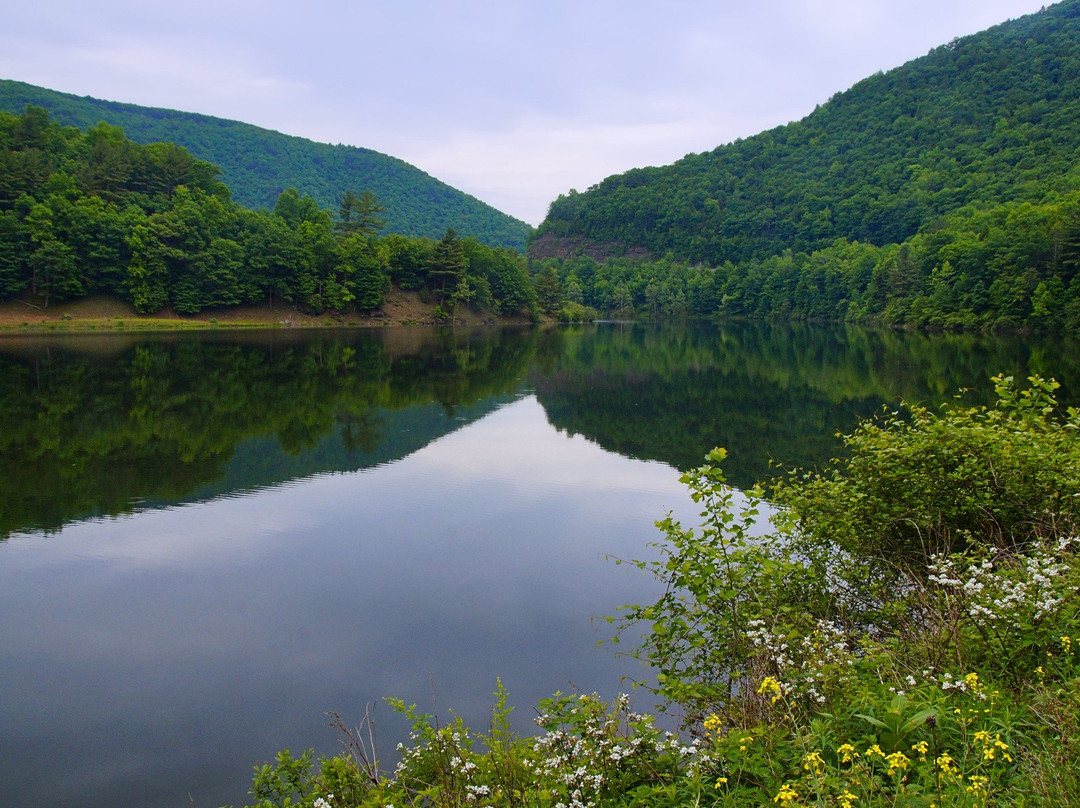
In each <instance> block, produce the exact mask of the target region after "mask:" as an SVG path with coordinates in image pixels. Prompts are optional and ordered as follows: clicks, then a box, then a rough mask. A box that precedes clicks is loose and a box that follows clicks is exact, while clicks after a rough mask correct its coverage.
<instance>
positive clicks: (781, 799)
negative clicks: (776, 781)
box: [773, 783, 799, 808]
mask: <svg viewBox="0 0 1080 808" xmlns="http://www.w3.org/2000/svg"><path fill="white" fill-rule="evenodd" d="M797 799H799V793H798V792H797V791H796V790H795V789H794V788H792V787H791V786H789V785H788V784H787V783H784V785H782V786H780V793H778V794H777V795H776V796H775V797H773V802H778V803H780V808H792V806H794V805H795V800H797Z"/></svg>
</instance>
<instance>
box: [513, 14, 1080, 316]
mask: <svg viewBox="0 0 1080 808" xmlns="http://www.w3.org/2000/svg"><path fill="white" fill-rule="evenodd" d="M1078 150H1080V2H1078V1H1077V0H1065V2H1062V3H1059V4H1057V5H1054V6H1051V7H1049V8H1047V9H1044V10H1043V11H1041V12H1039V13H1037V14H1033V15H1030V16H1028V17H1024V18H1022V19H1019V20H1016V21H1012V22H1008V23H1005V24H1003V25H999V26H997V27H995V28H992V29H990V30H988V31H985V32H983V33H980V34H976V35H972V36H968V37H963V38H960V39H956V40H954V41H952V42H950V43H948V44H946V45H943V46H941V47H938V48H935V49H934V50H933V51H931V52H930V53H929V54H928V55H927V56H925V57H922V58H920V59H916V60H914V61H912V62H910V63H908V64H906V65H904V66H902V67H899V68H897V69H895V70H891V71H889V72H887V73H880V74H878V75H875V76H871V77H870V78H867V79H865V80H864V81H861V82H859V83H858V84H856V85H855V86H854V87H852V88H851V89H850V90H848V91H846V92H843V93H839V94H837V95H836V96H834V97H833V98H832V99H831V100H829V101H828V103H825V104H823V105H821V106H820V107H819V108H818V109H816V110H815V111H814V112H813V113H811V114H810V115H809V116H807V117H806V118H805V119H803V120H801V121H798V122H795V123H792V124H789V125H786V126H781V127H778V128H776V129H773V130H770V131H768V132H763V133H761V134H759V135H756V136H754V137H750V138H747V139H745V140H738V141H736V142H734V143H731V144H728V145H725V146H721V147H719V148H717V149H715V150H713V151H712V152H708V153H704V154H691V155H687V156H686V157H685V158H684V159H682V160H680V161H678V162H676V163H674V164H673V165H670V166H666V167H662V168H644V169H635V170H632V171H629V172H626V173H625V174H621V175H618V176H614V177H609V178H607V179H606V180H604V181H603V182H601V183H599V184H598V185H596V186H594V187H592V188H590V189H588V190H587V191H585V192H583V193H578V192H576V191H571V192H570V193H569V194H566V195H563V196H560V197H559V198H558V199H557V200H555V201H554V202H553V203H552V205H551V208H550V211H549V213H548V217H547V219H546V220H545V221H544V222H543V223H542V224H541V226H540V228H539V229H538V230H537V232H536V234H535V236H534V237H533V239H532V240H531V243H530V248H529V255H530V257H531V258H532V259H533V260H534V271H535V272H541V271H544V270H546V271H547V273H548V278H547V281H546V283H547V287H548V290H549V291H548V292H547V293H546V295H542V297H541V303H542V304H545V305H546V307H547V308H548V309H550V310H559V309H560V308H561V307H564V306H567V305H569V306H571V308H572V307H573V305H574V304H579V305H582V306H586V307H589V306H591V307H594V308H596V309H598V310H623V311H636V312H645V313H648V314H650V315H653V316H656V315H675V314H687V313H689V314H712V313H720V314H724V315H732V316H753V317H761V316H774V317H783V318H794V319H829V320H837V319H847V320H851V321H872V322H880V323H887V324H895V325H911V326H929V327H940V328H993V327H1004V328H1024V329H1059V328H1068V329H1070V330H1074V331H1075V330H1077V329H1080V280H1078V279H1077V266H1078V264H1080V207H1078V203H1080V195H1078V189H1080V170H1078V168H1077V163H1076V155H1077V153H1078Z"/></svg>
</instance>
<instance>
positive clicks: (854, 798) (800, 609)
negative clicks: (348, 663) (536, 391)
mask: <svg viewBox="0 0 1080 808" xmlns="http://www.w3.org/2000/svg"><path fill="white" fill-rule="evenodd" d="M1030 382H1031V384H1030V386H1029V387H1027V388H1026V389H1022V388H1021V387H1020V386H1019V385H1017V384H1016V383H1014V381H1013V380H1012V379H1011V378H1004V377H998V378H997V379H995V387H996V392H997V394H998V401H997V404H996V405H995V406H993V407H975V408H972V407H963V406H960V405H956V406H954V407H952V408H948V409H946V410H944V411H943V412H942V413H940V414H934V413H930V412H927V411H925V410H920V409H918V408H914V409H912V411H911V412H910V413H909V415H910V418H907V419H899V418H896V417H895V416H892V415H888V414H887V415H886V416H885V417H883V418H882V419H879V420H875V421H870V422H866V423H864V424H863V425H862V426H861V427H860V428H859V430H858V431H856V432H855V433H854V434H852V435H850V436H848V437H847V439H846V440H847V442H848V449H849V452H848V456H849V459H847V460H844V461H839V462H838V466H837V471H836V473H835V474H826V475H817V474H810V475H791V476H790V477H789V478H787V479H786V480H784V481H783V482H782V483H781V484H780V485H779V486H778V487H776V488H774V489H773V491H772V494H771V496H772V497H773V498H774V499H775V501H776V502H777V503H778V507H777V508H776V509H775V510H774V511H773V514H772V515H771V516H770V518H769V520H768V525H767V526H763V525H761V524H758V522H759V517H760V511H761V510H762V509H763V507H764V503H763V501H762V499H761V497H762V496H763V493H764V492H763V491H762V490H761V489H755V490H751V491H749V492H746V494H741V493H739V492H737V491H735V490H733V489H732V488H730V487H729V486H728V485H727V484H726V482H725V480H724V475H723V473H722V472H721V470H720V463H721V462H722V460H723V459H724V452H723V451H722V450H719V449H718V450H715V451H714V452H712V453H710V455H709V457H708V458H707V461H706V463H705V465H703V466H701V467H700V468H697V469H694V470H692V471H690V472H688V473H687V474H685V475H684V476H683V482H684V483H685V484H686V485H687V486H688V487H689V489H690V491H691V494H692V496H693V499H694V500H695V501H696V502H697V503H699V504H700V505H701V508H702V511H701V516H702V520H703V521H702V524H701V526H700V527H699V528H698V529H686V528H684V527H683V526H682V525H681V524H679V523H677V522H675V521H673V520H672V519H671V518H670V517H669V518H668V519H665V520H663V521H661V522H659V523H658V526H659V528H660V529H661V531H662V532H663V535H664V541H663V543H662V544H661V545H660V549H661V551H662V554H661V557H660V558H659V559H658V560H656V561H649V562H640V564H639V566H641V567H642V568H645V569H649V570H651V571H652V572H653V573H655V574H656V575H658V576H660V577H661V578H662V579H663V580H665V581H666V582H667V584H668V586H667V589H666V591H665V593H664V594H663V595H662V596H661V597H660V599H659V600H658V601H656V602H655V603H652V604H646V605H640V606H633V607H628V611H627V612H625V613H624V616H623V617H622V618H620V621H621V622H622V624H623V626H624V627H625V628H629V629H634V630H636V629H638V628H640V627H644V628H645V629H646V633H645V634H644V638H643V640H642V641H641V645H640V646H639V648H638V652H639V653H641V654H643V655H644V656H645V657H647V658H648V659H649V660H650V661H651V662H652V663H653V665H654V666H655V668H656V670H657V681H658V690H659V692H660V694H662V695H663V696H664V697H665V698H666V699H667V704H668V706H669V708H671V709H672V710H674V711H676V712H679V713H680V714H681V716H682V721H683V729H684V731H685V735H684V737H682V738H680V737H678V736H676V735H673V734H671V733H663V732H661V731H659V730H658V729H657V728H656V725H655V722H654V720H653V719H652V717H650V716H648V715H643V714H639V713H635V712H633V711H632V710H631V709H630V704H629V699H627V698H626V697H620V698H619V699H618V700H616V701H615V702H613V703H611V704H605V703H604V702H602V701H601V700H599V699H598V698H597V697H595V696H589V695H587V694H580V695H576V696H569V697H567V696H563V695H561V694H556V695H555V696H554V697H553V698H552V699H550V700H548V701H546V702H545V703H543V704H541V705H540V714H539V716H538V718H537V720H536V723H537V724H538V725H539V727H540V730H541V733H540V734H539V735H538V736H536V737H535V738H531V739H526V738H521V737H518V736H515V735H513V734H512V733H510V732H509V730H508V728H507V721H506V711H507V708H506V704H505V694H504V693H503V692H502V689H501V686H500V687H499V690H498V691H497V694H496V706H495V709H494V711H493V720H492V725H491V730H490V731H489V732H488V733H486V734H481V735H479V736H474V735H473V734H471V733H470V731H469V730H468V729H467V728H466V727H464V726H463V725H462V724H461V722H460V721H456V722H453V723H451V724H448V725H445V726H443V725H440V724H439V722H438V721H437V719H435V718H433V717H432V716H429V715H422V714H419V713H418V712H417V711H416V709H415V707H410V706H408V705H404V704H401V703H396V702H395V706H396V707H397V708H398V709H399V710H401V711H402V712H403V713H404V714H405V715H406V716H407V717H408V718H409V719H411V721H412V722H413V734H412V736H411V743H410V744H409V745H407V746H405V747H403V748H402V749H401V750H400V751H401V759H400V762H399V764H398V766H397V768H396V769H395V770H394V772H393V773H392V774H391V773H386V772H384V771H382V770H381V769H380V768H379V765H378V759H377V757H376V756H375V754H374V751H373V749H372V747H371V745H370V740H371V738H372V737H373V736H370V735H365V734H363V733H361V732H358V731H352V732H350V731H346V739H347V744H346V751H345V753H344V754H342V755H340V756H337V757H333V758H328V759H325V760H322V761H321V762H320V763H319V764H318V766H317V767H316V765H315V761H314V760H313V758H312V756H311V755H310V754H306V755H302V756H300V757H299V758H294V757H293V756H292V755H291V754H289V753H288V752H283V753H281V755H279V757H278V759H277V761H276V763H275V765H266V766H262V767H258V768H257V770H256V776H255V780H254V786H253V789H252V794H253V796H255V798H256V800H257V802H256V805H257V806H258V808H268V807H269V806H275V805H277V806H283V805H301V806H312V808H330V807H331V806H332V808H343V807H345V806H359V805H364V806H378V805H388V804H393V805H412V806H438V807H439V808H443V807H444V806H445V808H451V806H454V807H455V808H456V807H457V806H464V805H493V806H508V808H509V807H514V808H516V806H538V807H540V808H558V806H563V807H564V808H584V807H585V806H642V807H644V806H654V807H656V808H661V807H663V806H671V807H672V808H674V807H675V806H684V805H698V806H724V808H736V807H739V808H742V807H743V806H746V807H747V808H749V806H762V805H778V806H781V808H800V807H801V806H836V807H837V808H855V806H874V807H875V808H876V807H878V806H881V807H882V808H884V806H908V807H910V808H915V807H916V806H918V807H919V808H930V807H931V806H937V808H954V807H955V808H960V807H961V806H962V807H963V808H987V807H988V806H999V805H1000V806H1005V805H1009V806H1048V805H1072V804H1076V803H1077V802H1078V801H1080V774H1078V772H1080V769H1078V767H1077V766H1076V761H1077V758H1078V755H1080V747H1078V744H1077V738H1078V737H1080V734H1078V730H1080V659H1078V657H1077V649H1076V647H1075V646H1076V643H1077V642H1080V638H1078V637H1077V631H1078V629H1080V601H1078V598H1077V594H1078V593H1080V560H1078V556H1077V554H1076V542H1077V537H1076V534H1077V530H1078V529H1080V518H1078V517H1080V504H1078V502H1077V499H1076V493H1075V492H1076V487H1077V480H1080V437H1078V433H1080V412H1077V411H1076V410H1075V409H1069V410H1068V411H1067V412H1065V413H1061V412H1060V411H1059V408H1058V406H1057V402H1056V400H1055V398H1054V390H1055V387H1056V386H1055V383H1053V382H1049V381H1045V380H1043V379H1040V378H1037V377H1034V378H1032V379H1031V380H1030ZM928 443H930V444H933V445H934V446H936V447H938V450H939V454H940V456H941V457H944V456H949V457H950V458H952V460H953V461H954V462H945V463H943V462H941V457H939V458H938V460H937V461H933V460H929V461H928V460H925V459H924V458H923V457H922V455H924V454H925V453H926V449H927V444H928ZM1019 446H1024V447H1026V448H1025V452H1024V453H1023V456H1022V457H1020V458H1016V457H1014V452H1015V450H1016V449H1017V447H1019ZM893 457H897V458H899V461H900V462H899V463H898V471H897V472H896V476H895V477H894V478H890V479H888V480H887V481H886V482H885V483H881V482H880V481H879V479H878V477H879V472H880V471H881V468H882V467H887V466H889V465H891V462H892V458H893ZM1040 463H1041V465H1042V466H1044V467H1045V470H1044V471H1043V472H1041V474H1039V475H1037V476H1036V477H1034V478H1030V477H1029V476H1028V475H1027V474H1026V473H1025V472H1024V471H1020V472H1019V473H1017V474H1011V473H1009V472H1006V473H1004V474H1002V475H1000V476H998V475H995V474H994V471H995V470H996V469H998V468H999V466H1000V467H1002V468H1003V469H1014V468H1016V469H1019V468H1026V469H1027V470H1028V471H1032V470H1034V469H1033V467H1034V466H1038V465H1039V464H1040ZM916 477H918V479H916ZM922 477H926V478H927V479H921V478H922ZM988 483H989V484H988ZM1059 490H1070V491H1071V496H1067V497H1059V496H1057V493H1058V491H1059ZM1020 502H1023V503H1024V507H1026V508H1030V509H1031V510H1030V511H1025V510H1024V509H1023V508H1017V507H1014V505H1015V504H1016V503H1020ZM976 511H982V512H983V515H981V516H974V518H973V514H975V512H976ZM1033 517H1034V518H1033ZM898 528H899V529H900V532H899V533H898V532H897V529H898ZM912 535H919V536H922V537H924V538H925V539H926V541H925V542H923V543H912V542H911V541H910V537H911V536H912ZM341 728H342V729H344V726H342V727H341Z"/></svg>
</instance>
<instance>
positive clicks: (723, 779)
mask: <svg viewBox="0 0 1080 808" xmlns="http://www.w3.org/2000/svg"><path fill="white" fill-rule="evenodd" d="M725 783H727V778H726V777H718V778H717V780H716V788H720V786H722V785H724V784H725Z"/></svg>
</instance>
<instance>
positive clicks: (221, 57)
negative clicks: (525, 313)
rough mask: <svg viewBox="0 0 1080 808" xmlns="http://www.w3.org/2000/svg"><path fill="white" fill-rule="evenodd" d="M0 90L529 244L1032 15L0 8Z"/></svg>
mask: <svg viewBox="0 0 1080 808" xmlns="http://www.w3.org/2000/svg"><path fill="white" fill-rule="evenodd" d="M4 5H5V6H6V8H4V10H3V15H2V16H3V24H2V26H0V78H7V79H15V80H18V81H24V82H28V83H30V84H36V85H39V86H42V87H48V88H49V89H53V90H60V91H62V92H68V93H75V94H77V95H90V96H93V97H95V98H103V99H107V100H110V101H123V102H128V103H134V104H142V105H146V106H156V107H165V108H170V109H179V110H184V111H187V112H200V113H203V114H206V115H216V116H218V117H223V118H231V119H235V120H241V121H245V122H247V123H252V124H255V125H257V126H262V127H266V128H268V129H274V130H277V131H279V132H284V133H286V134H290V135H299V136H302V137H307V138H311V139H312V140H317V141H323V142H328V143H345V144H348V145H352V146H363V147H366V148H370V149H375V150H376V151H380V152H383V153H385V154H390V155H393V156H394V157H398V158H401V159H403V160H405V161H407V162H409V163H412V164H413V165H415V166H417V167H419V168H421V169H422V170H424V171H426V172H427V173H429V174H431V175H432V176H434V177H437V178H438V179H440V180H443V181H444V182H446V183H449V184H450V185H452V186H454V187H456V188H460V189H461V190H463V191H465V192H467V193H469V194H472V195H473V196H475V197H477V198H478V199H481V200H483V201H484V202H487V203H488V204H490V205H493V206H494V207H496V208H498V209H499V210H502V211H504V212H506V213H509V214H511V215H512V216H516V217H517V218H519V219H523V220H525V221H527V222H529V223H530V224H533V225H535V224H538V223H539V222H540V221H541V220H542V219H543V217H544V216H545V214H546V213H547V209H548V205H549V204H550V202H551V201H552V200H553V199H555V198H556V197H557V196H558V195H559V194H562V193H566V192H567V191H568V190H570V189H571V188H574V189H577V190H582V191H583V190H585V189H586V188H588V187H589V186H591V185H594V184H595V183H598V182H599V181H601V180H602V179H603V178H604V177H607V176H610V175H611V174H616V173H619V172H622V171H626V170H628V169H630V168H635V167H639V166H646V165H665V164H668V163H671V162H674V161H675V160H678V159H679V158H680V157H682V156H684V155H686V154H688V153H691V152H702V151H708V150H710V149H713V148H715V147H716V146H719V145H721V144H723V143H729V142H731V141H733V140H735V139H736V138H740V137H749V136H750V135H754V134H756V133H758V132H761V131H763V130H765V129H769V128H772V127H774V126H778V125H780V124H785V123H788V122H790V121H794V120H798V119H800V118H802V117H804V116H805V115H807V114H809V113H810V112H812V111H813V110H814V107H815V106H816V105H818V104H822V103H824V102H826V101H828V99H829V98H830V97H831V96H833V95H834V94H835V93H837V92H840V91H842V90H846V89H847V88H849V87H850V86H851V85H853V84H855V83H856V82H857V81H859V80H860V79H863V78H866V77H867V76H869V75H872V74H873V73H876V72H878V71H880V70H889V69H890V68H893V67H897V66H899V65H901V64H903V63H904V62H907V61H909V60H911V59H914V58H916V57H919V56H923V55H925V54H926V53H927V52H928V51H929V50H930V49H932V48H934V47H936V46H938V45H942V44H944V43H946V42H948V41H950V40H951V39H953V38H954V37H958V36H965V35H967V34H972V33H975V32H977V31H981V30H984V29H985V28H988V27H990V26H992V25H995V24H997V23H1000V22H1004V21H1005V20H1007V19H1015V18H1017V17H1020V16H1023V15H1025V14H1030V13H1032V12H1035V11H1038V10H1039V9H1040V7H1041V6H1042V5H1043V0H663V2H661V0H651V1H649V2H646V0H458V1H457V2H454V3H449V2H436V0H308V2H306V3H297V2H295V0H291V1H290V2H283V0H257V1H256V0H216V2H210V1H209V0H186V1H185V2H170V3H160V2H153V0H94V2H92V3H90V2H86V0H35V1H34V2H18V0H6V2H5V3H4Z"/></svg>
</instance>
